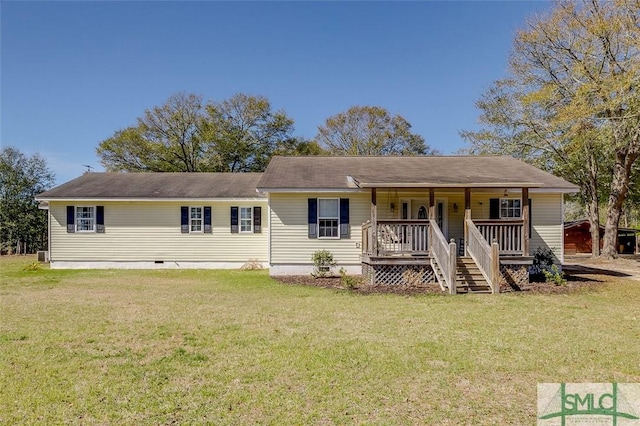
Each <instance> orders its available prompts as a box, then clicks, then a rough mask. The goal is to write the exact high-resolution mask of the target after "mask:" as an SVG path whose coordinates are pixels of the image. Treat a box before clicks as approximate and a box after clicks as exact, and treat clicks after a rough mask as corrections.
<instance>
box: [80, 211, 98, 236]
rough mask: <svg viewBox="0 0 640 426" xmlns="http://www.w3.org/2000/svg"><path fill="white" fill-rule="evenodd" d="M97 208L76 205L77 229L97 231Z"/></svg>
mask: <svg viewBox="0 0 640 426" xmlns="http://www.w3.org/2000/svg"><path fill="white" fill-rule="evenodd" d="M95 230H96V208H95V207H80V206H76V231H77V232H95Z"/></svg>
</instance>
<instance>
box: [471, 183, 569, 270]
mask: <svg viewBox="0 0 640 426" xmlns="http://www.w3.org/2000/svg"><path fill="white" fill-rule="evenodd" d="M491 198H505V197H504V195H503V194H500V193H485V194H483V193H475V194H474V193H473V192H472V193H471V216H472V218H473V219H489V217H490V215H489V200H490V199H491ZM506 198H520V194H519V193H510V194H509V195H508V196H507V197H506ZM529 198H530V199H531V222H532V224H531V235H530V240H529V254H530V255H532V254H533V252H534V251H535V250H536V248H538V247H542V248H550V249H552V250H553V253H554V254H555V255H556V257H557V259H561V258H562V232H563V222H562V221H563V219H562V194H538V193H529Z"/></svg>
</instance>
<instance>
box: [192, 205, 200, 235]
mask: <svg viewBox="0 0 640 426" xmlns="http://www.w3.org/2000/svg"><path fill="white" fill-rule="evenodd" d="M191 209H200V219H194V218H192V217H191ZM194 220H199V221H200V230H199V231H194V230H193V229H192V228H191V224H192V223H193V221H194ZM189 233H190V234H204V206H189Z"/></svg>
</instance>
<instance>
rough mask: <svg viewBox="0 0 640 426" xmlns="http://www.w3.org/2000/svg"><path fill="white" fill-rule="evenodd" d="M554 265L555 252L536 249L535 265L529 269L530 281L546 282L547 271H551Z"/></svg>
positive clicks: (534, 254)
mask: <svg viewBox="0 0 640 426" xmlns="http://www.w3.org/2000/svg"><path fill="white" fill-rule="evenodd" d="M552 265H553V251H552V250H551V249H549V248H542V247H538V248H536V250H535V251H534V252H533V265H532V266H531V267H530V268H529V281H533V282H544V281H546V280H547V278H546V276H545V271H551V266H552Z"/></svg>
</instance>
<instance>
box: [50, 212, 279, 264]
mask: <svg viewBox="0 0 640 426" xmlns="http://www.w3.org/2000/svg"><path fill="white" fill-rule="evenodd" d="M67 205H76V206H96V205H101V206H104V224H105V233H104V234H100V233H94V232H90V233H79V232H76V233H67V227H66V220H67V217H66V206H67ZM181 206H190V207H204V206H211V207H212V209H211V210H212V233H210V234H208V233H207V234H205V233H191V234H183V233H181V227H180V207H181ZM231 206H240V207H243V206H246V207H253V206H260V207H262V233H259V234H255V233H250V234H249V233H238V234H231V230H230V208H231ZM50 213H51V260H52V261H54V262H55V261H114V262H116V261H122V262H126V261H150V262H153V261H164V262H172V261H176V262H178V261H183V262H246V261H247V260H250V259H251V260H257V261H261V262H266V261H267V260H268V252H267V248H268V233H269V228H268V221H267V218H268V208H267V202H266V200H260V201H242V202H240V201H238V202H217V201H201V202H190V203H186V202H160V201H158V202H156V201H149V202H140V201H131V202H106V201H105V202H91V203H83V202H51V203H50Z"/></svg>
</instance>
